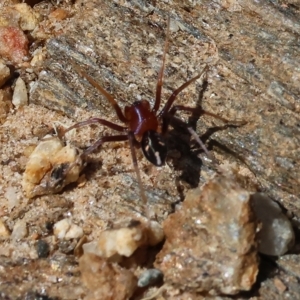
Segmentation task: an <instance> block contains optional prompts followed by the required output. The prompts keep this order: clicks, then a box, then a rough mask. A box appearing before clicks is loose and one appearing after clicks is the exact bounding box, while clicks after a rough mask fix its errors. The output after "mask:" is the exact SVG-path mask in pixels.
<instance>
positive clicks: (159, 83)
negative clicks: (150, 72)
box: [153, 17, 170, 112]
mask: <svg viewBox="0 0 300 300" xmlns="http://www.w3.org/2000/svg"><path fill="white" fill-rule="evenodd" d="M169 36H170V17H168V26H167V33H166V41H165V47H164V52H163V57H162V65H161V68H160V71H159V73H158V78H157V84H156V97H155V103H154V106H153V111H154V112H157V111H158V109H159V106H160V100H161V89H162V84H163V76H164V70H165V61H166V54H167V51H168V46H169Z"/></svg>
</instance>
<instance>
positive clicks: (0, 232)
mask: <svg viewBox="0 0 300 300" xmlns="http://www.w3.org/2000/svg"><path fill="white" fill-rule="evenodd" d="M9 236H10V232H9V230H8V229H7V227H6V225H5V223H4V222H3V221H2V220H0V238H7V237H9Z"/></svg>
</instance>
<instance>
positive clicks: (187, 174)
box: [167, 80, 237, 197]
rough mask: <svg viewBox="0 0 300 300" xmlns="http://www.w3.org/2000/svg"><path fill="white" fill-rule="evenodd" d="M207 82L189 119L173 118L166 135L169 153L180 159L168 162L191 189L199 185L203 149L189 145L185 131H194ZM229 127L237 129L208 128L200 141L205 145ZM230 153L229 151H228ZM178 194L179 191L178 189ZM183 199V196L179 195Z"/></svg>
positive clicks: (179, 178) (200, 112)
mask: <svg viewBox="0 0 300 300" xmlns="http://www.w3.org/2000/svg"><path fill="white" fill-rule="evenodd" d="M207 87H208V82H207V80H204V82H203V84H202V88H201V91H200V93H199V97H198V101H197V106H196V107H195V110H194V111H193V113H192V115H191V116H190V117H189V119H188V122H187V123H183V122H182V121H181V120H180V119H178V118H176V117H174V118H171V119H170V126H171V127H172V128H173V129H172V130H170V131H169V132H168V135H167V145H168V149H169V151H170V153H172V152H174V150H175V151H176V152H177V151H179V153H180V158H179V159H178V158H174V157H172V155H169V160H171V161H172V165H173V166H174V169H175V170H178V171H181V175H180V176H179V177H178V178H177V180H179V181H184V182H186V183H188V184H189V185H190V186H191V188H195V187H197V186H198V185H199V182H200V175H201V169H202V165H203V163H202V160H201V159H200V158H199V154H200V153H203V149H202V148H201V147H200V145H199V144H198V143H196V142H194V143H191V142H190V140H191V135H190V133H189V131H188V130H187V128H188V127H192V128H193V130H195V131H196V127H197V122H198V121H199V119H200V117H201V116H202V115H203V113H202V100H203V95H204V93H205V91H206V90H207ZM230 127H237V126H236V125H231V124H224V125H223V126H215V127H211V128H208V129H207V130H206V132H205V133H204V134H202V135H201V136H199V137H200V139H201V141H202V142H203V143H204V144H206V142H207V141H209V138H210V137H211V135H212V134H214V133H215V132H217V131H222V130H225V129H227V128H230ZM206 145H207V149H208V150H211V149H212V147H213V146H214V144H213V143H211V141H209V142H208V143H207V144H206ZM229 152H230V151H229ZM179 192H180V189H179ZM181 196H182V197H183V195H181Z"/></svg>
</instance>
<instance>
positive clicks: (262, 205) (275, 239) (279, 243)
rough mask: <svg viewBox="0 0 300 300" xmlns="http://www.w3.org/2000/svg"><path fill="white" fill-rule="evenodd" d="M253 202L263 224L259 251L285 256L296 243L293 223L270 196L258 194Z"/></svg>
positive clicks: (259, 239) (254, 196)
mask: <svg viewBox="0 0 300 300" xmlns="http://www.w3.org/2000/svg"><path fill="white" fill-rule="evenodd" d="M252 202H253V209H254V213H255V215H256V217H257V219H258V220H259V221H260V222H261V224H262V228H261V229H260V231H259V232H258V251H259V252H260V253H262V254H266V255H272V256H281V255H283V254H285V253H286V252H287V251H288V250H289V249H291V247H292V246H293V245H294V242H295V234H294V230H293V227H292V224H291V222H290V221H289V219H288V218H287V217H286V216H285V215H284V214H283V212H282V210H281V208H280V206H279V205H278V204H277V203H276V202H275V201H273V200H272V199H271V198H269V197H268V196H266V195H264V194H262V193H256V194H254V195H253V196H252Z"/></svg>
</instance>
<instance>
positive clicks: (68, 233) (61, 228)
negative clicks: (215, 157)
mask: <svg viewBox="0 0 300 300" xmlns="http://www.w3.org/2000/svg"><path fill="white" fill-rule="evenodd" d="M53 233H54V235H55V236H56V237H57V238H58V239H61V240H62V239H65V240H70V239H78V238H81V237H82V236H83V229H82V228H81V227H80V226H78V225H76V224H74V223H73V222H72V221H71V219H63V220H60V221H58V222H57V223H55V224H54V226H53Z"/></svg>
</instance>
